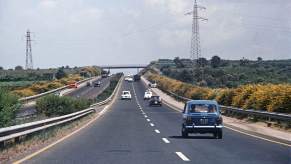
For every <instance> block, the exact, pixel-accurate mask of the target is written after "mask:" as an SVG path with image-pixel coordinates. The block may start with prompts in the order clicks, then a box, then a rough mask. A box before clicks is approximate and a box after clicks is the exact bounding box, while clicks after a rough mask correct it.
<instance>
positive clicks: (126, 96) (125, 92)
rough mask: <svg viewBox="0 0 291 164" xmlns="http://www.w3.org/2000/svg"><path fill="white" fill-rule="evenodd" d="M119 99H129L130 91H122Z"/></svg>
mask: <svg viewBox="0 0 291 164" xmlns="http://www.w3.org/2000/svg"><path fill="white" fill-rule="evenodd" d="M121 99H122V100H124V99H129V100H130V99H131V94H130V91H122V94H121Z"/></svg>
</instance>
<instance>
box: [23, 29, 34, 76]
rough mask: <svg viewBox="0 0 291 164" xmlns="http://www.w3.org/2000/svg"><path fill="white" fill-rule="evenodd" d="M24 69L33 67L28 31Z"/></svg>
mask: <svg viewBox="0 0 291 164" xmlns="http://www.w3.org/2000/svg"><path fill="white" fill-rule="evenodd" d="M25 69H27V70H29V69H33V62H32V51H31V37H30V31H29V30H27V32H26V60H25Z"/></svg>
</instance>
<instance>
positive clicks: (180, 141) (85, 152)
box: [24, 82, 290, 164]
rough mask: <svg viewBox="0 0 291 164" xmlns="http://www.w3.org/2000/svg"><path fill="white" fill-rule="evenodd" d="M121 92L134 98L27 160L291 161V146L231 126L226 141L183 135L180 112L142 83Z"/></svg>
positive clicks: (107, 162) (126, 86)
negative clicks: (150, 100)
mask: <svg viewBox="0 0 291 164" xmlns="http://www.w3.org/2000/svg"><path fill="white" fill-rule="evenodd" d="M122 90H130V91H131V93H132V95H133V99H132V100H130V101H126V100H120V99H118V100H116V101H115V102H114V103H113V105H112V106H111V108H110V109H109V111H108V112H106V113H105V114H104V116H103V117H100V118H99V119H98V120H97V121H95V122H94V123H93V124H92V125H91V126H89V127H87V128H85V129H83V130H82V131H80V132H79V133H78V134H77V135H74V136H72V137H70V138H69V139H67V140H65V141H63V142H61V143H60V144H58V145H56V146H54V147H52V148H50V149H48V150H47V151H45V152H42V153H40V154H38V155H36V156H34V157H33V158H31V159H30V160H27V161H25V162H24V163H70V164H71V163H98V164H99V163H100V164H103V163H104V164H110V163H112V164H115V163H121V164H131V163H132V164H137V163H139V164H146V163H151V164H153V163H155V164H156V163H157V164H159V163H160V164H164V163H167V164H172V163H173V164H174V163H185V162H189V163H197V164H201V163H206V164H208V163H211V164H213V163H215V164H225V163H230V164H231V163H235V164H246V163H254V164H260V163H262V164H288V163H290V148H289V147H286V146H283V145H278V144H275V143H271V142H267V141H264V140H260V139H257V138H253V137H250V136H247V135H243V134H241V133H237V132H235V131H231V130H228V129H224V136H223V139H221V140H220V139H212V138H211V137H210V136H200V135H199V136H195V137H189V138H187V139H185V138H181V137H180V128H181V127H180V126H181V119H182V118H181V114H180V113H179V112H177V111H174V110H172V109H170V108H169V107H167V106H163V107H148V104H147V101H144V100H143V99H142V98H143V94H144V90H145V86H144V85H143V84H142V83H141V82H134V83H127V82H124V83H123V84H122V89H121V91H122ZM134 93H136V96H135V94H134ZM119 95H120V92H119Z"/></svg>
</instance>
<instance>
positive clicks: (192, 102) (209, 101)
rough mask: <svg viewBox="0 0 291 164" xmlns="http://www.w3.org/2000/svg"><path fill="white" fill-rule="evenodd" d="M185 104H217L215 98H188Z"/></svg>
mask: <svg viewBox="0 0 291 164" xmlns="http://www.w3.org/2000/svg"><path fill="white" fill-rule="evenodd" d="M187 104H214V105H218V103H217V102H216V101H215V100H190V101H187Z"/></svg>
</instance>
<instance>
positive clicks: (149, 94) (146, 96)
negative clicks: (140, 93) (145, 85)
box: [143, 91, 153, 100]
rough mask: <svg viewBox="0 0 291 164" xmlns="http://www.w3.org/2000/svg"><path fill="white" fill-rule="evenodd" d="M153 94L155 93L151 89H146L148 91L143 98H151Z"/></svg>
mask: <svg viewBox="0 0 291 164" xmlns="http://www.w3.org/2000/svg"><path fill="white" fill-rule="evenodd" d="M152 95H153V93H152V92H151V91H146V92H145V93H144V97H143V99H144V100H147V99H150V98H151V97H152Z"/></svg>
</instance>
